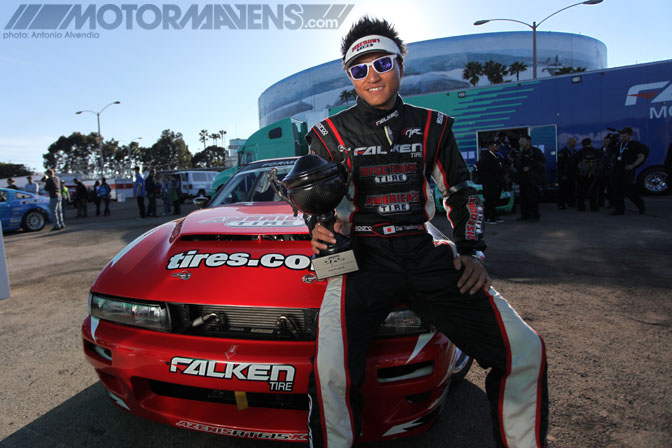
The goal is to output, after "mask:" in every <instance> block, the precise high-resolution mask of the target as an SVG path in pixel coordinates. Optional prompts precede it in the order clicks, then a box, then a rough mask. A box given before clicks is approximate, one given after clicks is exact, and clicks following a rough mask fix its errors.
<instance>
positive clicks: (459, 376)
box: [450, 349, 474, 385]
mask: <svg viewBox="0 0 672 448" xmlns="http://www.w3.org/2000/svg"><path fill="white" fill-rule="evenodd" d="M457 350H458V351H459V352H460V354H459V356H458V357H457V362H456V363H455V368H454V369H453V374H452V375H451V377H450V384H451V385H453V384H457V383H459V382H460V381H463V380H464V378H465V377H466V376H467V373H469V369H471V365H472V364H473V363H474V359H473V358H472V357H471V356H469V355H467V354H466V353H464V352H463V351H461V350H460V349H457Z"/></svg>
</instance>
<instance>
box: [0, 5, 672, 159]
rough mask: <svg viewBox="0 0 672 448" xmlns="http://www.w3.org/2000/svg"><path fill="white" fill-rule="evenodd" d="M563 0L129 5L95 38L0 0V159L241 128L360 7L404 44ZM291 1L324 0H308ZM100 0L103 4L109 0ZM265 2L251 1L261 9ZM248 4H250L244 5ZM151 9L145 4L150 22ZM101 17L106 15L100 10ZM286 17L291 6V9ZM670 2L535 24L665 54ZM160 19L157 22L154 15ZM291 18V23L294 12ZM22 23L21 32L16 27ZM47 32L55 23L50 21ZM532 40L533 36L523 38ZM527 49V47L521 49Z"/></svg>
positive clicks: (614, 46)
mask: <svg viewBox="0 0 672 448" xmlns="http://www.w3.org/2000/svg"><path fill="white" fill-rule="evenodd" d="M42 1H43V2H44V3H39V4H45V5H47V4H70V5H81V7H82V9H85V8H86V7H87V6H88V5H91V4H95V5H96V8H97V9H96V11H97V12H98V13H100V11H104V10H105V8H108V9H109V11H112V10H113V9H112V8H110V6H109V5H117V10H119V9H118V6H119V5H122V4H125V5H129V4H130V5H136V6H137V7H138V9H137V10H135V12H137V11H139V10H140V9H139V8H142V7H143V5H147V4H146V3H142V2H138V3H132V2H131V1H129V0H124V1H123V2H121V1H115V0H108V1H86V2H81V3H66V2H65V1H64V0H56V1H52V0H42ZM255 1H260V0H251V1H248V2H244V1H243V0H240V1H236V2H232V3H220V5H221V4H224V5H234V4H244V5H247V6H246V8H247V10H248V11H250V10H251V11H254V10H255V8H256V7H255V6H253V5H268V6H270V7H271V8H272V9H273V10H274V11H275V8H277V7H278V5H279V6H280V7H281V8H283V11H285V13H286V14H288V13H287V12H288V11H289V14H291V11H293V9H292V8H293V7H292V6H291V5H293V4H294V3H292V2H273V1H268V2H261V1H260V2H259V3H254V2H255ZM574 3H577V2H576V1H565V0H545V1H543V2H542V1H536V0H507V1H505V2H503V1H501V0H471V1H464V0H462V1H454V0H442V1H439V0H436V1H434V0H428V1H422V0H417V1H415V2H413V3H411V2H409V1H397V0H365V1H356V0H350V1H349V2H343V3H340V4H346V5H353V6H352V8H351V9H350V11H349V13H348V14H347V16H345V18H344V20H342V23H341V24H340V26H339V27H338V28H337V29H313V30H311V29H288V27H283V28H282V29H278V28H277V26H275V25H273V24H269V26H268V27H267V29H230V28H228V27H226V26H223V27H221V29H219V30H217V29H210V30H203V29H195V30H194V29H191V27H190V26H189V27H187V28H186V29H163V27H158V28H155V29H143V28H142V27H141V26H140V25H139V22H138V20H137V17H136V16H135V15H134V12H133V10H127V11H128V12H130V13H128V12H127V15H126V16H125V18H124V20H126V17H128V18H130V23H129V25H130V28H131V29H127V22H125V21H123V22H122V24H121V25H119V26H117V27H114V26H112V25H114V24H112V25H110V28H112V29H102V28H101V27H100V26H98V27H97V28H96V30H94V32H95V33H96V35H95V36H94V37H85V38H73V37H67V36H66V35H65V32H66V31H70V32H87V33H88V32H91V30H89V29H88V28H87V27H84V28H83V29H81V30H79V31H78V30H77V29H76V25H75V24H74V23H73V24H71V26H70V27H68V29H66V30H56V31H58V32H60V33H62V37H53V36H48V37H42V38H40V37H33V36H32V32H33V31H32V30H16V29H15V27H16V23H15V24H14V28H13V27H12V25H11V21H12V18H13V17H14V16H15V13H16V12H17V10H18V9H19V8H20V6H21V5H23V4H24V3H22V2H21V1H14V0H3V1H2V2H0V27H1V29H0V34H1V35H0V37H1V38H0V106H1V107H0V162H5V163H19V164H25V165H26V166H28V167H30V168H32V169H34V170H36V171H38V172H42V171H43V170H44V167H43V159H42V154H43V153H45V152H46V150H47V148H48V146H49V145H50V144H51V143H53V142H54V141H56V140H57V139H58V138H59V137H60V136H62V135H66V136H67V135H70V134H71V133H72V132H75V131H76V132H81V133H85V134H88V133H90V132H96V131H97V122H96V115H95V114H92V113H82V114H80V115H77V114H75V112H76V111H79V110H84V109H86V110H92V111H94V112H98V111H100V110H102V109H103V108H104V107H105V106H106V105H108V104H110V103H112V102H114V101H120V104H118V105H116V104H115V105H111V106H109V107H107V108H106V109H105V110H104V111H103V112H102V113H101V115H100V121H101V134H102V135H103V138H104V139H106V140H108V139H111V138H114V139H115V140H118V141H120V142H121V143H122V144H127V143H128V142H130V141H138V142H139V143H140V145H141V146H151V145H152V144H153V143H154V142H155V141H156V140H157V139H158V138H159V136H160V134H161V132H162V131H163V130H164V129H170V130H172V131H175V132H180V133H182V134H183V138H184V139H185V141H186V143H187V145H188V147H189V149H190V151H191V152H192V154H193V153H196V152H197V151H199V150H202V149H203V144H202V143H201V142H200V141H199V135H198V134H199V131H200V130H201V129H207V130H208V131H210V132H216V131H219V130H225V131H226V132H227V134H226V144H227V145H228V142H229V139H230V138H247V137H248V136H249V135H250V134H252V133H253V132H254V131H256V130H257V129H259V115H258V106H257V102H258V98H259V95H260V94H261V93H262V92H263V91H264V90H265V89H267V88H268V87H269V86H271V85H272V84H274V83H276V82H278V81H280V80H281V79H283V78H285V77H287V76H290V75H292V74H294V73H296V72H299V71H301V70H305V69H307V68H310V67H313V66H315V65H319V64H322V63H324V62H328V61H332V60H335V59H338V58H339V57H340V39H341V37H342V36H343V34H345V33H346V32H347V30H348V29H349V28H350V26H351V25H352V23H353V22H354V21H356V20H357V19H358V18H360V17H361V16H363V15H367V14H368V15H370V16H374V17H381V18H386V19H387V20H389V21H391V22H392V23H394V24H395V26H396V27H397V29H398V31H399V33H400V36H401V38H402V39H404V40H405V41H406V42H407V43H410V42H417V41H422V40H427V39H435V38H441V37H449V36H459V35H465V34H478V33H486V32H487V33H489V32H499V31H525V30H528V28H527V27H525V26H524V25H521V24H517V23H513V22H504V21H500V22H490V23H488V24H486V25H482V26H478V27H476V26H474V25H473V23H474V22H475V21H476V20H480V19H493V18H505V19H514V20H519V21H522V22H527V23H532V22H533V21H536V22H539V21H541V20H543V19H544V18H545V17H547V16H549V15H551V14H553V13H554V12H555V11H558V10H560V9H562V8H564V7H566V6H569V5H572V4H574ZM154 4H156V5H166V4H169V5H175V6H174V7H172V9H173V10H175V9H177V10H178V11H179V12H181V13H182V15H184V14H185V12H186V11H187V10H188V9H189V8H190V6H191V5H197V6H198V8H199V9H198V10H199V11H200V10H202V8H203V5H206V4H212V2H197V1H193V0H192V1H181V0H169V1H168V2H165V3H158V2H155V3H154ZM298 4H299V5H309V4H323V5H329V4H330V3H329V2H326V1H322V0H311V1H310V2H306V3H298ZM106 5H108V6H106ZM262 7H263V6H259V8H262ZM250 8H252V9H250ZM150 13H151V11H150V12H148V13H145V16H143V17H147V18H148V19H147V20H148V21H149V20H151V17H152V16H151V14H150ZM105 14H107V15H106V16H104V19H105V20H107V23H111V21H112V20H113V18H114V17H113V15H112V14H113V13H112V12H107V13H105ZM292 17H295V16H292ZM671 20H672V1H670V0H641V1H638V2H633V1H631V0H604V1H603V2H602V3H600V4H597V5H579V6H576V7H572V8H570V9H567V10H565V11H562V12H560V13H558V14H557V15H554V16H553V17H551V18H549V19H548V20H547V21H545V22H544V23H543V24H541V25H540V27H539V28H538V30H539V31H555V32H568V33H577V34H583V35H587V36H590V37H593V38H596V39H598V40H600V41H602V42H603V43H604V44H605V45H606V47H607V55H608V67H618V66H623V65H631V64H641V63H646V62H652V61H659V60H665V59H672V46H671V45H670V44H669V43H670V42H672V27H671V26H670V21H671ZM162 23H164V22H162ZM293 23H297V22H296V21H294V22H293ZM22 32H23V33H27V34H28V36H29V37H25V35H21V34H20V33H22ZM48 32H51V33H53V32H54V31H48ZM530 47H531V42H530ZM530 52H531V49H530Z"/></svg>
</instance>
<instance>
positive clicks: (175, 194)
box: [168, 174, 180, 215]
mask: <svg viewBox="0 0 672 448" xmlns="http://www.w3.org/2000/svg"><path fill="white" fill-rule="evenodd" d="M168 189H169V191H168V198H169V200H170V203H171V204H173V215H179V214H180V195H179V191H180V177H179V175H177V174H176V175H174V176H173V177H172V178H171V180H170V186H169V187H168Z"/></svg>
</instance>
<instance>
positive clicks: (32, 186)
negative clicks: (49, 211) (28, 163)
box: [23, 176, 40, 194]
mask: <svg viewBox="0 0 672 448" xmlns="http://www.w3.org/2000/svg"><path fill="white" fill-rule="evenodd" d="M26 180H27V181H28V182H26V184H25V185H24V186H23V191H27V192H28V193H33V194H39V192H40V186H39V185H38V184H37V182H33V176H28V177H26Z"/></svg>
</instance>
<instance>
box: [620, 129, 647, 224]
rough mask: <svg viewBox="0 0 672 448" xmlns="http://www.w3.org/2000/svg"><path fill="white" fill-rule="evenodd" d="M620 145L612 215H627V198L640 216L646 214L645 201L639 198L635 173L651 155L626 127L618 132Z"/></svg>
mask: <svg viewBox="0 0 672 448" xmlns="http://www.w3.org/2000/svg"><path fill="white" fill-rule="evenodd" d="M618 136H619V139H620V141H621V142H620V145H619V147H618V151H619V155H618V157H617V158H616V161H615V162H614V170H613V175H612V179H613V182H612V186H613V188H614V211H613V212H611V213H610V215H612V216H614V215H616V216H617V215H624V214H625V197H626V196H627V197H628V199H630V200H631V201H632V202H633V203H634V204H635V205H636V206H637V208H638V209H639V214H640V215H642V214H644V213H645V212H646V205H645V204H644V200H643V199H642V198H641V197H640V196H639V186H638V185H637V184H636V183H635V172H636V171H637V168H639V167H640V166H641V165H642V164H643V163H644V161H645V160H646V156H647V155H648V153H649V148H647V147H646V146H645V145H643V144H641V143H640V142H638V141H637V140H633V139H632V128H631V127H630V126H626V127H624V128H623V129H621V130H620V131H618Z"/></svg>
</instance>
